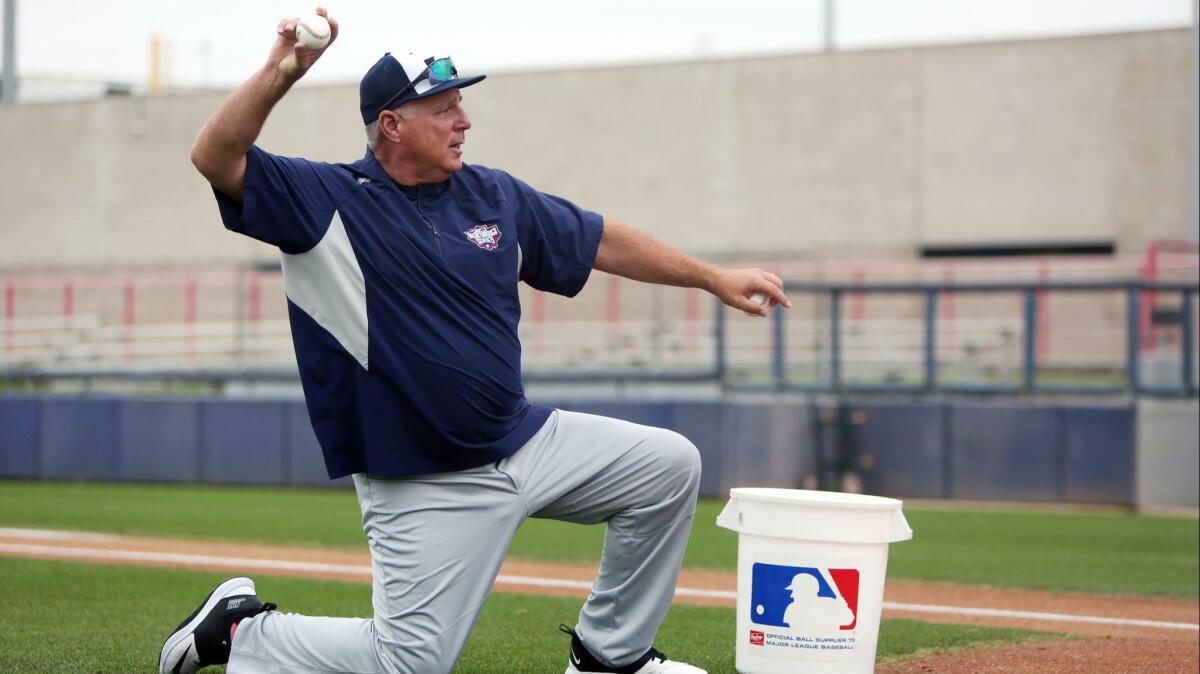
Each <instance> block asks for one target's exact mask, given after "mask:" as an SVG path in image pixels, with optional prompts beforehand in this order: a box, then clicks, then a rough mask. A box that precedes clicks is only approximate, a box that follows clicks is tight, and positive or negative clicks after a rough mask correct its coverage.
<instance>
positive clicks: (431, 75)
mask: <svg viewBox="0 0 1200 674" xmlns="http://www.w3.org/2000/svg"><path fill="white" fill-rule="evenodd" d="M456 77H458V70H457V69H456V68H455V67H454V61H453V60H451V59H450V57H448V56H447V57H446V58H444V59H436V60H435V61H433V62H432V63H430V64H429V65H427V66H425V69H424V70H422V71H421V74H420V75H417V76H416V77H414V78H413V81H411V82H409V83H408V84H406V85H404V88H403V89H401V90H400V91H397V92H396V93H395V94H393V95H392V97H391V98H389V99H387V101H385V102H384V104H383V105H382V106H380V108H379V111H380V112H383V111H384V110H387V109H388V107H389V106H391V104H392V102H393V101H395V100H396V99H398V98H400V97H401V96H403V95H404V94H405V93H407V92H408V90H409V89H415V87H416V86H417V85H418V84H420V83H421V82H424V81H425V80H429V83H430V84H431V85H432V86H435V87H436V86H437V85H439V84H443V83H445V82H449V81H450V80H452V79H454V78H456Z"/></svg>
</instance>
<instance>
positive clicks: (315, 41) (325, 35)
mask: <svg viewBox="0 0 1200 674" xmlns="http://www.w3.org/2000/svg"><path fill="white" fill-rule="evenodd" d="M331 35H333V31H332V30H330V28H329V22H328V21H326V20H325V17H323V16H321V15H319V14H314V15H312V16H309V17H305V18H303V19H300V23H297V24H296V40H298V41H299V42H300V44H303V45H304V46H305V47H308V48H309V49H322V48H324V47H325V45H327V44H329V38H330V36H331Z"/></svg>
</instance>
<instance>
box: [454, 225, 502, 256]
mask: <svg viewBox="0 0 1200 674" xmlns="http://www.w3.org/2000/svg"><path fill="white" fill-rule="evenodd" d="M463 234H466V235H467V238H468V239H470V240H471V243H473V244H475V245H476V246H479V247H480V248H482V249H484V250H496V247H497V246H499V245H500V234H501V232H500V228H499V227H497V226H496V225H475V226H474V227H472V228H470V229H468V230H466V231H465V232H463Z"/></svg>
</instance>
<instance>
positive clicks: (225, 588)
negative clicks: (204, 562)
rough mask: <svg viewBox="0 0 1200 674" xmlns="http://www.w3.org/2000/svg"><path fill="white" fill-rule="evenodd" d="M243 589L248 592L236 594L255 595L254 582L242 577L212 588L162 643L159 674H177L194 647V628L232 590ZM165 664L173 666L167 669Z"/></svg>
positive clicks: (231, 592) (159, 655)
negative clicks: (190, 615) (187, 617)
mask: <svg viewBox="0 0 1200 674" xmlns="http://www.w3.org/2000/svg"><path fill="white" fill-rule="evenodd" d="M243 587H249V588H250V591H249V592H238V593H237V594H254V593H255V590H254V581H253V580H250V579H249V578H245V577H242V576H239V577H237V578H230V579H229V580H226V581H224V582H222V583H221V584H220V585H218V586H216V587H215V588H213V591H212V592H209V593H208V596H207V597H205V599H204V601H203V602H201V603H200V606H199V607H198V608H197V609H196V612H195V613H193V614H192V617H191V619H190V620H186V621H184V623H183V624H182V625H180V626H179V627H178V628H176V630H175V631H174V632H172V633H171V636H169V637H167V640H166V641H164V642H163V647H162V651H160V652H159V654H158V671H159V674H177V673H178V670H179V666H180V665H181V664H182V662H183V658H184V657H185V656H187V654H188V651H189V650H191V649H193V648H195V647H196V644H195V638H194V632H195V631H196V628H197V627H199V626H200V623H202V622H204V619H205V618H207V617H208V614H209V613H210V612H212V610H213V608H214V607H215V606H216V605H217V602H219V601H221V600H222V599H224V598H225V597H227V596H229V595H231V594H233V590H235V589H240V588H243ZM167 663H173V664H172V665H171V666H170V667H168V666H167Z"/></svg>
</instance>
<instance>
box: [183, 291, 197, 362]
mask: <svg viewBox="0 0 1200 674" xmlns="http://www.w3.org/2000/svg"><path fill="white" fill-rule="evenodd" d="M183 322H184V323H185V324H186V325H187V332H186V333H185V334H186V342H187V357H188V358H194V357H195V356H196V277H194V276H190V277H188V280H187V283H185V284H184V286H183Z"/></svg>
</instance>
